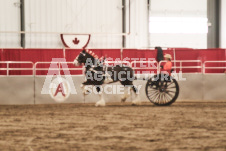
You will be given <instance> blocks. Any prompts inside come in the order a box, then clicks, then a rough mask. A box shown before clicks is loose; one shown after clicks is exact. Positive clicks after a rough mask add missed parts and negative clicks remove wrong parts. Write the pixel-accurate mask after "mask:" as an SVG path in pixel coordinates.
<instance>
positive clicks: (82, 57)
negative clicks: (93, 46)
mask: <svg viewBox="0 0 226 151" xmlns="http://www.w3.org/2000/svg"><path fill="white" fill-rule="evenodd" d="M95 57H97V56H96V55H95V54H94V53H93V52H92V51H86V50H82V51H81V52H80V53H79V54H78V56H77V57H76V58H75V60H74V65H75V66H80V65H82V64H86V63H87V61H88V62H89V63H90V62H91V63H92V64H94V60H95Z"/></svg>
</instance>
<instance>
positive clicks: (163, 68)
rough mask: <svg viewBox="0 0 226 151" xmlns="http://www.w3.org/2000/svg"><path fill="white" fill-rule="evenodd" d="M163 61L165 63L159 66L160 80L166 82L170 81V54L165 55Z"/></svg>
mask: <svg viewBox="0 0 226 151" xmlns="http://www.w3.org/2000/svg"><path fill="white" fill-rule="evenodd" d="M164 59H165V61H166V63H165V64H164V65H162V66H161V78H163V79H164V80H166V81H170V76H171V72H172V70H173V69H172V62H171V59H172V56H171V55H170V54H165V55H164ZM163 75H164V76H163Z"/></svg>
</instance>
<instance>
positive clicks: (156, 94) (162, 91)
mask: <svg viewBox="0 0 226 151" xmlns="http://www.w3.org/2000/svg"><path fill="white" fill-rule="evenodd" d="M145 89H146V95H147V97H148V99H149V100H150V101H151V102H152V103H154V104H155V105H159V106H167V105H171V104H172V103H173V102H175V101H176V99H177V97H178V95H179V85H178V83H177V81H176V80H175V79H174V78H173V77H171V76H168V75H161V74H159V75H155V76H154V77H152V78H150V79H149V80H148V82H147V84H146V88H145Z"/></svg>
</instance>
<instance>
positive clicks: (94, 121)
mask: <svg viewBox="0 0 226 151" xmlns="http://www.w3.org/2000/svg"><path fill="white" fill-rule="evenodd" d="M0 116H1V121H0V150H1V151H3V150H28V151H33V150H34V151H36V150H37V151H39V150H54V151H55V150H99V151H102V150H103V151H105V150H128V151H133V150H142V151H143V150H161V151H164V150H179V151H180V150H198V151H199V150H214V151H215V150H226V102H208V103H203V102H202V103H196V102H190V103H189V102H186V103H179V102H178V103H177V102H176V103H174V104H173V105H171V106H168V107H158V106H154V105H152V104H151V103H144V104H143V105H141V106H131V105H130V103H125V104H121V103H114V104H107V106H106V107H98V108H97V107H94V104H57V105H22V106H0Z"/></svg>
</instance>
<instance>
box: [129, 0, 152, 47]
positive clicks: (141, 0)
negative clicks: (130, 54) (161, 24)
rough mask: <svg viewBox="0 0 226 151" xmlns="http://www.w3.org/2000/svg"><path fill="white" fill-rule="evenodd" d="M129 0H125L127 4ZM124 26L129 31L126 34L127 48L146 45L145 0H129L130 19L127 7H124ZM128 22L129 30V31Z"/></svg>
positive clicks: (146, 21)
mask: <svg viewBox="0 0 226 151" xmlns="http://www.w3.org/2000/svg"><path fill="white" fill-rule="evenodd" d="M128 5H129V1H128V0H127V6H128ZM126 14H127V20H126V25H127V26H126V28H127V32H130V34H129V35H128V36H126V47H127V48H144V47H145V48H147V47H148V7H147V0H130V21H129V8H128V7H126ZM129 24H130V31H129Z"/></svg>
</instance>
